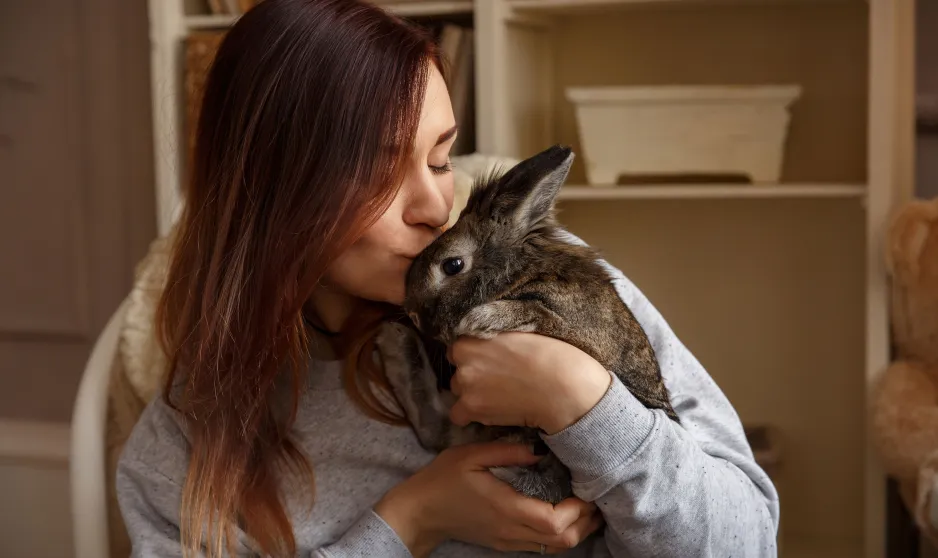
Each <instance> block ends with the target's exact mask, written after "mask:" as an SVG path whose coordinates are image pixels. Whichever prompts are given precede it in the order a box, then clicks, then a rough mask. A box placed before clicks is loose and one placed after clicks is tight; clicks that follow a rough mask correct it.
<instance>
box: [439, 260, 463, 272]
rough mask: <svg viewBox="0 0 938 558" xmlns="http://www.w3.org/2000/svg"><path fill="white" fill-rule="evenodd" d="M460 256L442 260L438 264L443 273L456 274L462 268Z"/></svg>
mask: <svg viewBox="0 0 938 558" xmlns="http://www.w3.org/2000/svg"><path fill="white" fill-rule="evenodd" d="M463 265H464V264H463V261H462V258H447V259H445V260H443V264H442V265H441V266H440V267H442V268H443V273H445V274H447V275H456V274H457V273H459V272H460V271H462V268H463Z"/></svg>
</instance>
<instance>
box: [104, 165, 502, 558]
mask: <svg viewBox="0 0 938 558" xmlns="http://www.w3.org/2000/svg"><path fill="white" fill-rule="evenodd" d="M452 163H453V174H454V181H455V195H454V202H453V209H452V211H451V212H450V222H449V224H450V225H451V224H452V223H453V222H455V220H456V219H457V218H458V217H459V212H460V211H462V208H463V207H464V206H465V204H466V200H467V199H468V197H469V192H470V189H471V186H472V183H473V181H474V180H475V178H476V177H477V176H479V175H482V174H487V173H489V172H503V171H505V170H507V169H509V168H510V167H511V166H513V165H515V164H517V163H518V160H516V159H511V158H506V157H496V156H490V155H482V154H478V153H473V154H471V155H464V156H458V157H452ZM172 241H173V239H172V232H171V233H170V234H169V235H167V236H166V237H161V238H157V239H156V240H154V241H153V242H152V243H151V244H150V247H149V251H148V253H147V255H146V257H144V258H143V260H141V261H140V263H139V264H138V265H137V267H136V270H135V276H134V284H133V288H132V290H131V292H130V294H129V295H128V296H129V307H128V309H127V315H126V317H125V319H124V323H123V325H122V328H121V333H120V344H119V354H118V355H117V358H116V359H115V362H114V369H113V370H112V373H111V383H110V387H109V396H108V399H109V402H108V415H107V452H108V456H107V464H108V471H107V473H108V478H109V479H113V478H114V475H115V470H116V465H117V460H118V458H119V457H120V452H121V449H122V448H123V446H124V443H125V442H126V440H127V437H128V436H129V435H130V432H131V430H132V429H133V426H134V424H136V422H137V419H139V417H140V413H141V412H142V411H143V408H144V407H145V406H146V404H147V403H148V402H149V401H150V400H151V399H153V397H155V396H156V395H157V394H158V393H159V391H160V389H161V387H162V381H163V376H164V371H165V367H166V358H165V355H164V354H163V351H162V349H161V348H160V346H159V344H158V343H157V341H156V337H155V335H154V332H153V317H154V312H155V309H156V303H157V301H158V299H159V296H160V292H161V291H162V289H163V285H164V282H165V273H166V268H167V264H168V262H169V256H170V249H171V246H172ZM108 498H109V500H110V502H109V503H110V505H109V506H108V516H109V532H110V540H111V556H112V557H115V558H116V557H122V558H124V557H126V556H129V555H130V550H131V548H130V541H129V539H128V537H127V533H126V530H125V528H124V524H123V520H122V518H121V515H120V511H119V510H118V507H117V502H116V494H115V492H114V483H113V482H109V483H108Z"/></svg>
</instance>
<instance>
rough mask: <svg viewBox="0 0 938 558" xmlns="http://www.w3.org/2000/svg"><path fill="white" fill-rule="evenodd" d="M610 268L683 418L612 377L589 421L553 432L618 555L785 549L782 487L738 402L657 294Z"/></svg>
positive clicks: (553, 443)
mask: <svg viewBox="0 0 938 558" xmlns="http://www.w3.org/2000/svg"><path fill="white" fill-rule="evenodd" d="M604 265H607V266H608V264H604ZM609 269H610V271H611V272H612V273H613V274H614V277H615V279H614V283H615V286H616V289H617V290H618V292H619V295H620V296H621V297H622V299H623V300H624V301H625V303H626V304H628V305H629V307H630V308H631V309H632V311H633V313H634V314H635V317H636V319H638V321H639V322H640V323H641V325H642V326H643V328H644V329H645V332H646V333H647V335H648V337H649V339H650V341H651V343H652V345H653V347H654V350H655V353H656V356H657V357H658V360H659V362H660V366H661V370H662V374H663V376H664V381H665V384H666V385H667V387H668V389H669V391H670V393H671V396H672V404H673V407H674V410H675V411H676V412H677V414H678V416H679V418H680V419H681V424H677V423H675V422H673V421H671V420H670V419H669V418H668V417H667V415H665V413H664V412H663V411H661V410H654V411H652V410H649V409H647V408H646V407H644V406H643V405H642V404H641V403H640V402H639V401H638V399H636V398H635V397H634V396H633V395H632V394H631V393H630V392H629V391H628V390H627V389H626V388H625V387H624V385H623V384H622V383H621V382H618V381H614V382H612V385H611V387H610V388H609V390H608V391H607V393H606V394H605V395H604V396H603V398H602V399H601V400H600V401H599V403H598V404H597V405H596V406H595V407H594V408H593V409H592V410H591V411H590V412H589V413H587V414H586V415H585V416H584V417H582V418H581V419H580V420H579V421H577V422H576V423H574V424H572V425H571V426H569V427H568V428H567V429H565V430H563V431H561V432H558V433H556V434H554V435H552V436H547V435H544V441H545V442H546V443H547V445H548V447H550V449H551V451H553V452H554V453H555V454H556V455H557V457H558V458H559V459H560V460H561V462H563V463H564V464H565V465H566V466H567V467H568V468H569V469H570V471H571V474H572V477H573V485H574V486H573V488H574V493H575V494H576V495H577V496H578V497H579V498H581V499H583V500H586V501H589V502H595V503H596V504H597V506H598V507H599V509H600V510H601V512H602V514H603V516H604V518H605V520H606V528H605V540H606V544H607V546H608V547H609V551H610V553H611V554H612V555H613V556H616V557H623V558H624V557H627V556H628V557H632V556H649V557H651V556H668V557H670V556H675V557H681V558H694V557H725V556H746V557H752V558H760V557H770V556H771V557H774V556H776V554H777V544H776V536H777V530H778V522H779V503H778V494H777V492H776V489H775V487H774V485H773V483H772V481H771V480H770V479H769V477H768V476H767V475H766V473H765V472H764V471H763V470H762V468H760V467H759V465H758V464H757V463H756V462H755V459H754V457H753V453H752V450H751V448H750V447H749V444H748V442H747V440H746V436H745V434H744V431H743V427H742V424H741V422H740V420H739V417H738V416H737V414H736V412H735V410H734V409H733V407H732V405H731V404H730V403H729V401H728V400H727V398H726V397H725V395H724V394H723V393H722V391H721V390H720V389H719V387H717V385H716V383H715V382H714V381H713V379H712V378H711V377H710V376H709V375H708V374H707V373H706V371H705V370H704V369H703V367H702V366H701V364H700V363H699V362H698V361H697V360H696V359H695V358H694V357H693V356H692V355H691V353H690V351H688V349H687V348H686V347H684V345H683V344H682V343H681V342H680V341H679V340H678V339H677V337H676V336H675V334H674V333H673V332H672V331H671V329H670V327H669V326H668V324H667V323H666V322H665V320H664V319H663V317H662V316H661V315H660V314H659V313H658V312H657V310H656V309H655V308H654V307H653V306H652V305H651V303H650V302H649V301H648V299H647V298H645V296H644V295H643V294H642V293H641V292H640V291H639V290H638V289H637V288H636V287H635V286H634V285H633V284H632V283H631V282H630V281H628V280H627V279H626V278H625V277H624V276H623V275H622V273H621V272H619V271H618V270H615V269H614V268H611V267H609Z"/></svg>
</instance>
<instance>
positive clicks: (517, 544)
mask: <svg viewBox="0 0 938 558" xmlns="http://www.w3.org/2000/svg"><path fill="white" fill-rule="evenodd" d="M603 523H604V522H603V517H602V514H601V513H599V512H598V511H595V512H594V513H590V514H587V515H584V516H582V517H580V518H579V519H577V520H576V521H575V522H573V524H572V525H570V527H568V528H567V529H566V530H565V531H564V532H563V533H561V534H559V535H544V534H542V533H538V532H536V531H533V530H531V531H530V532H529V533H527V534H526V535H522V536H518V537H512V538H510V539H502V540H501V541H500V544H499V545H498V546H499V547H500V548H499V549H498V550H505V551H514V552H519V551H520V552H535V553H539V552H540V551H541V545H543V546H544V551H545V553H546V554H558V553H561V552H565V551H567V550H570V549H571V548H574V547H576V546H577V545H579V544H580V543H581V542H583V540H584V539H586V537H588V536H590V535H591V534H593V533H594V532H595V531H596V530H597V529H599V528H600V527H602V525H603Z"/></svg>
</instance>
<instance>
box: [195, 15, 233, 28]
mask: <svg viewBox="0 0 938 558" xmlns="http://www.w3.org/2000/svg"><path fill="white" fill-rule="evenodd" d="M238 17H239V16H237V15H228V14H206V15H190V16H186V17H185V18H184V21H185V24H186V28H187V29H189V30H192V29H225V28H227V27H231V26H232V25H234V22H236V21H238Z"/></svg>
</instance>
